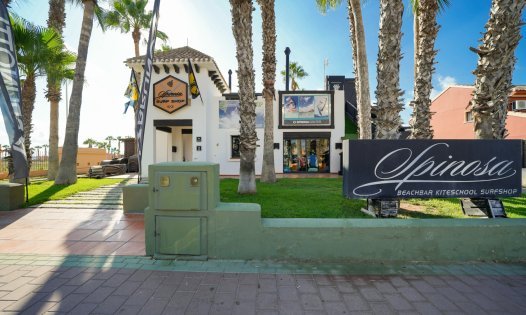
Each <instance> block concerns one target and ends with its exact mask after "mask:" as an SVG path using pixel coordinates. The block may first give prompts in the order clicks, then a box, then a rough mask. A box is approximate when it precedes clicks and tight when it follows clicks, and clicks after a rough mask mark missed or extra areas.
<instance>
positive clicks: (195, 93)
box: [188, 59, 203, 102]
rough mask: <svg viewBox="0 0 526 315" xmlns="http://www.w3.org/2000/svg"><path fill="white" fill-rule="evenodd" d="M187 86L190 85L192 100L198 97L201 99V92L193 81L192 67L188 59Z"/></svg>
mask: <svg viewBox="0 0 526 315" xmlns="http://www.w3.org/2000/svg"><path fill="white" fill-rule="evenodd" d="M188 84H189V85H190V94H192V99H195V98H197V97H198V96H199V97H201V91H199V87H198V86H197V80H196V79H195V74H194V68H193V67H192V63H191V62H190V59H188ZM202 101H203V98H202V97H201V102H202Z"/></svg>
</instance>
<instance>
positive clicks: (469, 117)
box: [466, 112, 473, 122]
mask: <svg viewBox="0 0 526 315" xmlns="http://www.w3.org/2000/svg"><path fill="white" fill-rule="evenodd" d="M466 122H473V113H472V112H466Z"/></svg>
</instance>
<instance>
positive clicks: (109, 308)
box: [93, 295, 156, 315]
mask: <svg viewBox="0 0 526 315" xmlns="http://www.w3.org/2000/svg"><path fill="white" fill-rule="evenodd" d="M125 301H126V297H125V296H117V295H111V296H109V297H108V298H107V299H106V300H104V302H102V303H100V304H99V305H98V306H97V308H96V309H95V310H93V313H95V314H110V315H112V314H116V313H117V310H118V309H119V308H120V307H121V306H122V305H123V304H124V302H125ZM150 314H156V313H154V312H152V313H150Z"/></svg>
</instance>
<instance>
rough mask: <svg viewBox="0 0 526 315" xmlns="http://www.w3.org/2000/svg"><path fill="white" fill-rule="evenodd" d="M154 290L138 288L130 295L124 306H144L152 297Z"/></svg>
mask: <svg viewBox="0 0 526 315" xmlns="http://www.w3.org/2000/svg"><path fill="white" fill-rule="evenodd" d="M153 293H154V290H151V289H141V288H138V289H137V290H136V291H135V292H134V293H133V294H132V295H130V296H129V297H128V299H127V300H126V302H125V304H126V305H144V303H146V302H147V301H148V300H149V299H150V297H151V296H152V295H153Z"/></svg>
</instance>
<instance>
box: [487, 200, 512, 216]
mask: <svg viewBox="0 0 526 315" xmlns="http://www.w3.org/2000/svg"><path fill="white" fill-rule="evenodd" d="M488 205H489V210H490V211H491V215H492V217H494V218H507V217H508V216H507V215H506V212H505V211H504V205H503V204H502V201H500V200H499V199H488Z"/></svg>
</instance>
